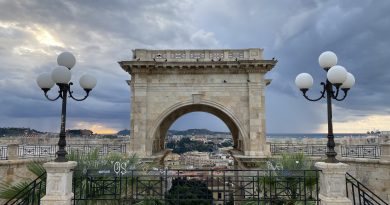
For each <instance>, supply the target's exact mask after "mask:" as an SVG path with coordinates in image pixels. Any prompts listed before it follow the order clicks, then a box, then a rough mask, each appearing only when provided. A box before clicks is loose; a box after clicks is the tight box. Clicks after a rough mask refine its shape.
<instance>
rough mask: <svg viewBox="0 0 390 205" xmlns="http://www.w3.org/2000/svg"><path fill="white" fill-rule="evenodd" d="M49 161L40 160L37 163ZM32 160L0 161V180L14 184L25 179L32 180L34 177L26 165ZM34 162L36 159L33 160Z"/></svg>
mask: <svg viewBox="0 0 390 205" xmlns="http://www.w3.org/2000/svg"><path fill="white" fill-rule="evenodd" d="M49 160H50V159H46V158H42V159H39V161H42V163H43V162H47V161H49ZM32 161H34V159H19V160H1V161H0V180H1V181H5V182H9V183H16V182H19V181H23V180H25V179H34V178H36V177H37V176H35V175H34V174H33V173H31V172H30V171H29V170H28V169H27V165H28V164H29V163H31V162H32ZM35 161H36V159H35Z"/></svg>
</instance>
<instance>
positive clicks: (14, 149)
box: [7, 144, 19, 160]
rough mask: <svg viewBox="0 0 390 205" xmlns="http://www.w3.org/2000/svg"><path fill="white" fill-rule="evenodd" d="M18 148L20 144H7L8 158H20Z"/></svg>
mask: <svg viewBox="0 0 390 205" xmlns="http://www.w3.org/2000/svg"><path fill="white" fill-rule="evenodd" d="M18 149H19V145H18V144H9V145H8V146H7V152H8V153H7V154H8V160H17V159H19V157H18Z"/></svg>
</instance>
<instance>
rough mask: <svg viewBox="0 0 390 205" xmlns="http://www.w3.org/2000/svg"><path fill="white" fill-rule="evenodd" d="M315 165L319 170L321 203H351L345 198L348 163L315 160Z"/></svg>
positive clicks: (338, 204) (328, 204) (343, 204)
mask: <svg viewBox="0 0 390 205" xmlns="http://www.w3.org/2000/svg"><path fill="white" fill-rule="evenodd" d="M315 167H316V168H317V169H319V170H321V172H320V174H319V175H320V193H319V198H320V200H321V205H352V201H351V200H350V199H348V198H347V192H346V191H347V190H346V186H345V183H346V180H345V173H346V172H347V170H348V167H349V166H348V165H347V164H344V163H325V162H317V163H315Z"/></svg>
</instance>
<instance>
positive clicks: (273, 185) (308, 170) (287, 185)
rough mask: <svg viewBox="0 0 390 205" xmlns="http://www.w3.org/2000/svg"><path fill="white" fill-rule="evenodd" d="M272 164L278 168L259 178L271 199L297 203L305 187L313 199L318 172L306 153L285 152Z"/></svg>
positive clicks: (279, 201)
mask: <svg viewBox="0 0 390 205" xmlns="http://www.w3.org/2000/svg"><path fill="white" fill-rule="evenodd" d="M271 164H273V165H275V166H274V167H278V169H276V170H271V171H270V172H268V173H267V174H265V175H264V176H262V177H260V178H259V179H258V183H260V185H265V186H264V190H262V191H263V192H265V193H266V195H267V196H268V197H269V200H271V201H272V202H273V203H275V204H279V203H280V204H297V203H299V202H297V201H298V200H300V199H298V196H299V195H300V193H302V192H304V191H305V190H304V189H306V191H308V192H307V193H309V194H310V195H309V197H308V199H313V197H312V195H311V193H312V192H313V189H314V186H315V184H316V183H317V172H316V171H315V170H314V163H313V162H312V161H311V160H310V159H308V158H307V157H306V155H304V154H303V153H295V154H292V153H289V154H283V155H282V156H281V157H280V158H277V159H275V160H274V161H273V162H271ZM276 190H279V191H276ZM279 192H283V193H279ZM280 195H283V196H280ZM305 197H306V196H305Z"/></svg>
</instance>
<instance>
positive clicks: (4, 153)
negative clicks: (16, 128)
mask: <svg viewBox="0 0 390 205" xmlns="http://www.w3.org/2000/svg"><path fill="white" fill-rule="evenodd" d="M6 159H8V148H7V145H0V160H6Z"/></svg>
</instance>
